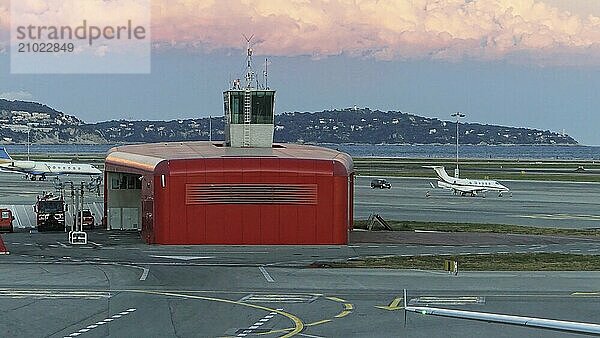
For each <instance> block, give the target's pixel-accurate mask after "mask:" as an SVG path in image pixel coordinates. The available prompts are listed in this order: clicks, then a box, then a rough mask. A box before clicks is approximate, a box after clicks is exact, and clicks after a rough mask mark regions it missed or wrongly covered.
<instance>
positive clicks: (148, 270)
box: [140, 268, 150, 280]
mask: <svg viewBox="0 0 600 338" xmlns="http://www.w3.org/2000/svg"><path fill="white" fill-rule="evenodd" d="M142 269H144V271H143V272H142V275H141V276H140V280H146V278H148V273H149V272H150V269H148V268H142Z"/></svg>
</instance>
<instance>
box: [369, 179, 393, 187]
mask: <svg viewBox="0 0 600 338" xmlns="http://www.w3.org/2000/svg"><path fill="white" fill-rule="evenodd" d="M375 188H379V189H392V185H391V184H390V182H388V181H387V180H385V179H383V178H378V179H375V180H372V181H371V189H375Z"/></svg>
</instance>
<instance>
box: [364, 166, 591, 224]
mask: <svg viewBox="0 0 600 338" xmlns="http://www.w3.org/2000/svg"><path fill="white" fill-rule="evenodd" d="M371 179H372V178H370V177H358V178H357V179H356V183H355V202H354V215H355V218H357V219H367V218H368V217H369V215H370V214H371V213H379V214H380V215H381V216H382V217H383V218H384V219H390V220H403V221H404V220H406V221H423V222H464V223H489V224H513V225H529V226H537V227H556V228H577V229H581V228H600V208H598V196H600V184H599V183H572V182H546V181H500V183H502V184H505V185H506V186H508V187H509V188H510V189H511V192H512V197H510V194H507V193H505V194H503V197H498V195H497V193H492V192H488V193H487V194H486V197H485V198H483V197H461V196H455V195H453V194H452V192H451V191H448V190H442V189H432V188H431V186H430V185H429V184H430V183H434V182H435V180H434V179H433V178H432V179H418V178H388V181H389V182H390V183H391V184H392V188H391V189H390V190H388V189H381V190H380V189H371V188H370V181H371ZM428 191H429V192H430V197H426V193H427V192H428Z"/></svg>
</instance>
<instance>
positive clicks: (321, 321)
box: [304, 319, 333, 326]
mask: <svg viewBox="0 0 600 338" xmlns="http://www.w3.org/2000/svg"><path fill="white" fill-rule="evenodd" d="M331 321H333V320H332V319H323V320H319V321H317V322H312V323H310V324H304V326H317V325H321V324H325V323H329V322H331Z"/></svg>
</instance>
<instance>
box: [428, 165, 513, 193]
mask: <svg viewBox="0 0 600 338" xmlns="http://www.w3.org/2000/svg"><path fill="white" fill-rule="evenodd" d="M423 168H430V169H433V170H435V173H436V174H437V176H438V181H437V187H438V188H440V189H448V190H452V191H453V192H454V194H455V195H461V196H478V195H479V194H482V195H483V196H485V193H486V192H488V191H495V192H498V196H499V197H502V194H503V193H505V192H510V189H509V188H507V187H506V186H504V185H502V184H500V183H498V182H497V181H492V180H471V179H468V178H458V177H450V176H449V175H448V173H446V169H445V168H444V167H443V166H423ZM430 185H431V187H432V188H434V189H435V188H436V187H435V185H434V184H433V183H430Z"/></svg>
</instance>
